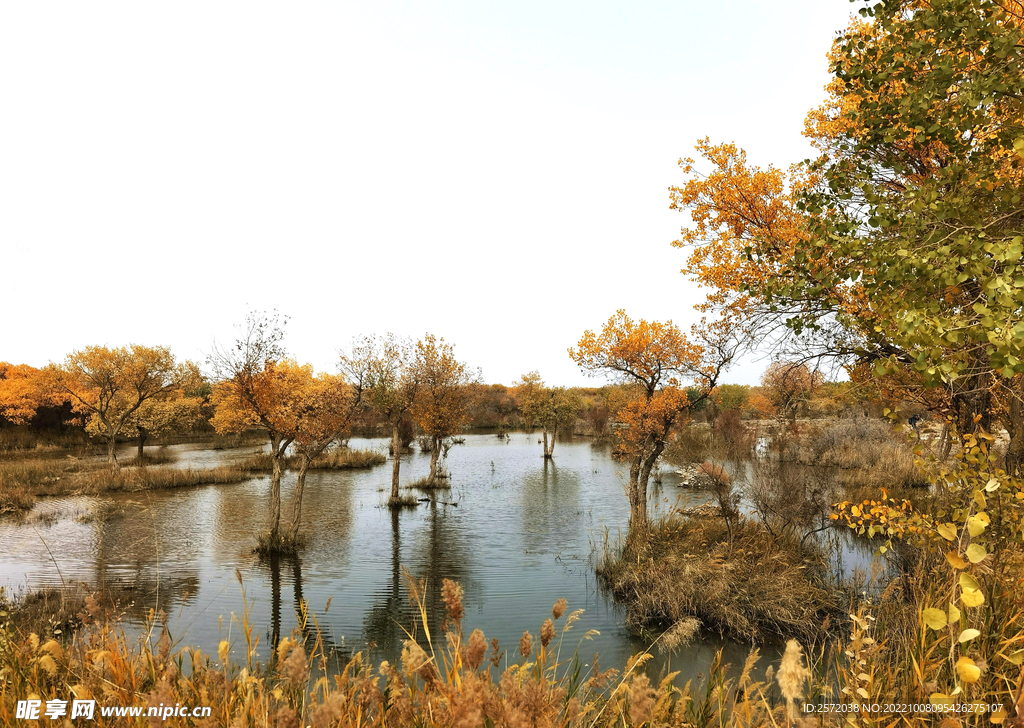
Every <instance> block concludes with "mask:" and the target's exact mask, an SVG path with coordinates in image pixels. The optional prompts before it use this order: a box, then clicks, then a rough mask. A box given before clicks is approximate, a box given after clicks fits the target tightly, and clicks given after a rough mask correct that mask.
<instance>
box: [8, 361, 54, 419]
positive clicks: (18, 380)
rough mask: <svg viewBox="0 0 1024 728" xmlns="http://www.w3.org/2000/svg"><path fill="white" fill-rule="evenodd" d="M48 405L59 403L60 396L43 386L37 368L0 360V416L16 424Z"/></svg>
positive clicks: (30, 417)
mask: <svg viewBox="0 0 1024 728" xmlns="http://www.w3.org/2000/svg"><path fill="white" fill-rule="evenodd" d="M50 404H60V397H54V396H53V393H52V392H51V391H49V390H48V389H47V387H46V386H45V384H44V382H43V378H42V377H41V373H40V370H38V369H36V368H35V367H31V366H29V365H27V364H9V363H7V362H5V361H0V417H3V418H4V419H5V420H7V421H8V422H10V423H12V424H15V425H19V424H22V423H25V422H28V421H29V420H30V419H32V417H33V416H34V415H35V413H36V410H37V409H39V408H40V407H41V406H44V405H50Z"/></svg>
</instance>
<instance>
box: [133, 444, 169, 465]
mask: <svg viewBox="0 0 1024 728" xmlns="http://www.w3.org/2000/svg"><path fill="white" fill-rule="evenodd" d="M176 459H177V458H175V457H174V456H173V455H172V454H171V453H169V452H168V451H167V449H166V448H162V447H161V448H160V449H159V450H150V451H149V452H147V453H143V455H142V457H141V458H140V457H138V456H137V455H136V456H135V457H133V458H129V459H128V460H124V461H121V465H122V466H124V467H127V468H139V467H142V468H145V467H148V466H150V465H167V464H168V463H173V462H174V461H175V460H176Z"/></svg>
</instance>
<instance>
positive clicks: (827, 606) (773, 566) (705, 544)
mask: <svg viewBox="0 0 1024 728" xmlns="http://www.w3.org/2000/svg"><path fill="white" fill-rule="evenodd" d="M705 511H707V512H706V513H703V512H702V513H703V515H698V514H696V513H695V514H692V515H684V514H682V513H680V512H673V513H671V514H670V515H668V516H666V517H664V518H662V519H660V520H657V521H654V522H653V523H652V524H651V525H650V528H649V530H648V533H647V536H646V540H645V541H644V542H643V543H642V545H641V546H640V548H639V549H638V550H637V551H636V552H634V553H632V554H626V553H623V551H622V550H621V548H613V547H611V546H610V545H609V544H607V543H606V544H605V548H604V552H603V554H602V555H601V557H600V561H599V563H598V565H597V573H598V576H599V577H600V578H601V579H602V580H603V582H604V583H605V584H606V585H607V586H608V587H609V588H610V589H611V591H612V593H613V594H614V595H615V596H616V598H617V599H619V600H620V601H622V602H624V603H625V604H626V622H627V625H629V626H630V627H632V628H634V629H636V630H667V629H671V628H673V627H675V626H676V625H680V624H686V623H687V622H688V620H694V619H696V620H698V621H699V622H700V626H701V629H702V630H707V631H711V632H714V633H716V634H719V635H722V636H727V637H732V638H735V639H738V640H742V641H751V642H763V641H764V640H766V639H772V638H780V637H787V638H788V637H796V638H798V639H801V640H803V641H804V642H805V643H806V642H812V641H818V640H821V639H823V638H824V637H825V636H826V635H827V634H828V632H829V630H830V628H832V627H834V626H835V625H836V622H835V618H836V616H837V615H838V614H839V613H840V607H841V606H842V604H841V599H840V595H839V594H838V593H836V592H834V591H833V590H830V589H829V588H827V587H826V586H825V585H824V579H823V578H822V575H823V574H824V573H825V569H824V565H823V564H822V563H821V560H820V557H818V555H817V554H815V553H814V552H813V551H811V550H810V549H807V548H802V547H801V546H800V544H799V542H798V541H797V540H796V539H792V538H776V539H773V538H772V537H771V536H770V535H769V534H768V533H767V531H766V530H765V529H764V528H763V527H762V526H761V525H760V524H758V523H754V522H752V521H749V520H746V519H742V518H739V519H733V520H732V521H731V523H729V524H727V523H726V522H725V521H724V519H722V518H721V517H720V515H719V514H718V513H717V511H718V509H717V508H706V509H705ZM711 511H714V513H712V512H711ZM730 525H731V529H732V545H731V547H730V538H729V530H730V529H729V526H730ZM690 625H691V627H690V628H689V629H692V628H693V625H692V622H691V623H690Z"/></svg>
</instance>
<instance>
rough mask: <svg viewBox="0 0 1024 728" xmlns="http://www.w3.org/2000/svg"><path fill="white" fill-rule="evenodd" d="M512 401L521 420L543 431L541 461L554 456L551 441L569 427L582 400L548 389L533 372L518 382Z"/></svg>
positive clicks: (535, 372)
mask: <svg viewBox="0 0 1024 728" xmlns="http://www.w3.org/2000/svg"><path fill="white" fill-rule="evenodd" d="M515 391H516V400H517V401H518V403H519V408H520V409H521V410H522V412H523V417H524V418H525V419H526V420H527V422H529V423H530V424H532V425H540V427H541V428H542V430H543V444H544V458H545V459H550V458H551V457H552V456H553V455H554V453H555V438H556V437H557V436H558V431H559V430H560V429H562V428H568V427H572V425H573V423H575V422H576V417H577V415H579V413H580V411H581V410H582V409H583V407H584V403H583V398H582V397H580V396H579V394H577V393H576V392H572V391H570V390H568V389H566V388H565V387H548V386H546V385H545V384H544V380H543V379H542V378H541V376H540V372H538V371H536V370H534V371H532V372H530V373H529V374H524V375H523V376H522V377H520V378H519V383H518V384H517V385H516V390H515Z"/></svg>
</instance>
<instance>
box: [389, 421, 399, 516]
mask: <svg viewBox="0 0 1024 728" xmlns="http://www.w3.org/2000/svg"><path fill="white" fill-rule="evenodd" d="M399 452H400V448H399V443H398V423H397V422H396V423H395V424H394V425H392V427H391V501H390V502H391V505H397V504H398V471H399V469H400V468H401V466H402V460H401V456H400V455H399Z"/></svg>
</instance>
